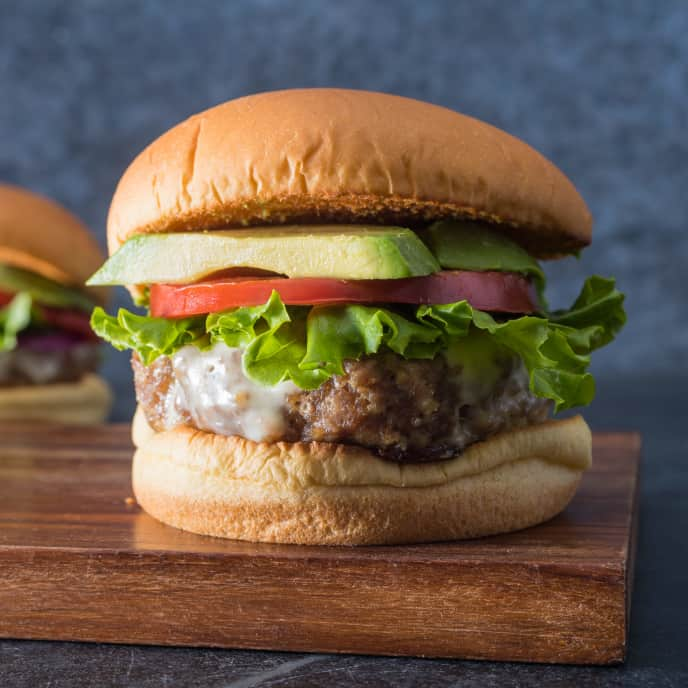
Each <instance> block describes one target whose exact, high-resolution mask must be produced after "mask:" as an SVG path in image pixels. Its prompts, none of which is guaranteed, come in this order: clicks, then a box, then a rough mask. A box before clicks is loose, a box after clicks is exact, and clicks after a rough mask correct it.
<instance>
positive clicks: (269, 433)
mask: <svg viewBox="0 0 688 688" xmlns="http://www.w3.org/2000/svg"><path fill="white" fill-rule="evenodd" d="M241 356H242V350H241V349H237V348H230V347H228V346H226V345H225V344H221V343H218V344H215V346H213V348H212V349H210V350H208V351H201V350H199V349H197V348H196V347H195V346H185V347H184V348H182V349H180V350H179V351H178V352H177V353H176V354H174V355H173V356H172V357H171V360H172V366H173V367H174V373H175V378H176V385H175V390H174V402H173V403H174V405H175V407H176V408H177V409H184V410H185V411H187V412H188V413H189V415H190V416H191V419H192V420H193V423H194V425H195V426H196V427H197V428H199V429H200V430H206V431H208V432H214V433H215V434H218V435H241V436H242V437H245V438H247V439H249V440H253V441H254V442H261V441H274V440H275V438H277V437H279V436H280V435H281V434H282V432H283V431H284V427H285V420H284V408H285V404H286V398H287V396H289V395H290V394H293V393H294V392H298V391H299V388H298V387H297V386H296V385H295V384H294V383H292V382H281V383H279V384H278V385H275V386H274V387H264V386H262V385H259V384H257V383H255V382H253V381H252V380H250V379H249V378H247V377H246V375H245V374H244V371H243V368H242V365H241Z"/></svg>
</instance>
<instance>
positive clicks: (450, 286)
mask: <svg viewBox="0 0 688 688" xmlns="http://www.w3.org/2000/svg"><path fill="white" fill-rule="evenodd" d="M273 290H275V291H276V292H277V293H278V294H279V295H280V297H281V299H282V301H283V302H284V303H286V304H289V305H294V306H317V305H330V304H345V303H411V304H433V303H434V304H441V303H454V302H455V301H462V300H463V299H465V300H466V301H468V302H469V303H470V304H471V305H472V306H474V307H475V308H478V309H480V310H485V311H498V312H502V313H532V312H533V311H535V310H537V308H538V306H537V298H536V295H535V290H534V288H533V286H532V284H531V283H530V282H529V281H528V279H527V278H526V277H524V276H523V275H519V274H516V273H513V272H471V271H468V270H445V271H443V272H438V273H435V274H434V275H428V276H427V277H409V278H406V279H393V280H337V279H326V278H319V277H303V278H294V279H289V278H256V277H255V276H253V277H246V278H239V277H232V278H223V279H215V280H207V281H204V282H197V283H195V284H187V285H176V284H154V285H152V286H151V289H150V308H151V315H153V316H155V317H161V318H183V317H186V316H189V315H198V314H201V313H216V312H218V311H223V310H226V309H228V308H235V307H237V306H259V305H260V304H263V303H265V302H266V301H267V300H268V299H269V298H270V294H271V293H272V291H273Z"/></svg>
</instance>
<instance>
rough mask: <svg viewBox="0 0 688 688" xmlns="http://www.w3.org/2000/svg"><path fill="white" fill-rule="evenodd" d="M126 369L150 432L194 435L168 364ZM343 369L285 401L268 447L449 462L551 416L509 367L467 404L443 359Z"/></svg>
mask: <svg viewBox="0 0 688 688" xmlns="http://www.w3.org/2000/svg"><path fill="white" fill-rule="evenodd" d="M132 365H133V368H134V377H135V383H136V392H137V397H138V400H139V403H140V404H141V406H142V408H143V411H144V413H145V415H146V418H147V419H148V422H149V423H150V425H151V426H152V427H153V428H155V429H156V430H159V431H160V430H165V429H170V428H172V427H174V426H176V425H178V424H181V423H184V424H190V425H195V426H196V427H198V424H197V423H195V422H194V420H193V416H192V413H190V412H189V409H188V408H185V407H184V401H183V399H184V396H183V395H181V396H180V395H179V394H177V393H176V392H175V389H176V380H175V368H174V366H173V364H172V362H171V361H170V359H168V358H164V357H161V358H159V359H158V360H157V361H155V362H154V363H152V364H151V365H150V366H148V367H146V366H144V365H143V364H142V363H141V362H140V361H139V360H138V358H137V357H136V356H134V357H133V359H132ZM344 367H345V374H344V375H337V376H334V377H332V378H330V379H329V380H328V381H327V382H325V383H324V384H323V385H321V386H320V387H319V388H318V389H315V390H311V391H301V390H296V391H295V392H293V393H291V394H289V395H288V396H286V401H285V404H284V406H283V407H282V413H283V417H284V423H283V424H282V428H283V429H282V431H281V433H280V434H279V436H271V437H269V438H268V441H273V442H274V441H279V440H284V441H290V442H293V441H299V440H302V441H313V440H315V441H319V442H337V443H346V444H355V445H360V446H364V447H367V448H369V449H371V450H373V451H374V452H375V453H377V454H378V455H379V456H382V457H384V458H386V459H390V460H394V461H400V462H404V461H406V462H411V461H413V462H416V461H430V460H437V459H443V458H449V457H451V456H454V455H456V454H458V453H460V452H461V451H462V450H463V449H464V448H465V447H467V446H468V445H469V444H471V443H473V442H476V441H478V440H481V439H484V438H485V437H488V436H489V435H492V434H495V433H498V432H502V431H504V430H508V429H511V428H515V427H521V426H525V425H530V424H534V423H539V422H542V421H544V420H545V419H546V418H547V416H548V415H549V413H550V408H551V404H550V402H549V401H547V400H544V399H540V398H538V397H535V396H534V395H533V394H532V393H531V392H530V391H529V390H528V387H527V384H526V377H525V374H524V371H523V370H522V368H521V366H520V364H519V363H518V361H515V360H513V361H509V362H505V363H504V365H503V372H502V375H501V378H500V380H499V381H498V382H497V383H496V384H495V386H494V387H493V389H492V391H491V392H490V393H489V394H488V395H487V396H486V397H485V398H483V399H482V400H481V401H479V402H478V403H472V404H471V403H466V401H465V399H466V392H465V390H464V389H463V387H462V382H461V376H460V375H459V374H458V373H459V371H458V370H457V369H454V368H452V367H451V366H450V365H449V364H448V363H447V361H446V359H445V358H444V357H443V356H437V357H436V358H435V359H433V360H430V361H424V360H410V361H407V360H404V359H403V358H401V357H399V356H397V355H396V354H392V353H388V354H382V355H377V356H371V357H369V358H365V359H362V360H360V361H347V362H346V363H345V366H344ZM180 399H181V401H180ZM226 413H232V410H231V409H229V408H227V410H226ZM199 429H207V430H211V429H210V428H204V427H200V428H199ZM211 431H212V430H211Z"/></svg>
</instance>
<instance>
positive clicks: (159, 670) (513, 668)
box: [0, 374, 688, 688]
mask: <svg viewBox="0 0 688 688" xmlns="http://www.w3.org/2000/svg"><path fill="white" fill-rule="evenodd" d="M687 386H688V376H684V377H677V376H675V377H671V376H669V375H666V374H664V375H662V374H656V375H646V376H640V377H635V378H630V377H628V378H617V379H616V380H611V379H604V378H603V379H601V380H599V389H600V391H599V394H598V398H597V400H596V401H595V402H594V404H593V406H592V407H591V408H590V410H589V411H588V413H587V414H586V415H587V416H588V419H589V420H590V422H591V424H592V426H593V427H594V428H597V429H603V428H604V429H631V428H633V429H639V430H641V432H642V433H643V442H644V451H643V464H642V468H641V482H640V484H641V489H640V528H639V535H638V551H637V559H636V574H635V585H634V591H633V605H632V612H631V629H630V643H629V655H628V661H627V662H626V664H625V665H623V666H620V667H567V666H545V665H527V664H497V663H493V662H466V661H450V660H424V659H413V658H376V657H359V656H336V655H307V654H288V653H276V652H250V651H232V650H212V649H182V648H161V647H131V646H116V645H98V644H86V643H55V642H34V641H0V672H1V673H0V676H1V677H2V681H1V682H0V683H1V684H2V685H3V686H5V685H7V686H18V687H23V686H26V687H27V688H28V687H31V688H34V687H35V688H39V687H41V686H45V687H46V688H47V687H48V686H50V688H60V687H62V686H72V685H79V686H99V687H100V686H110V685H112V686H130V685H132V686H141V687H151V688H152V687H153V686H155V687H157V686H171V685H175V686H176V685H183V686H204V687H206V688H213V687H215V686H218V687H219V686H223V687H226V688H228V687H230V686H237V687H238V686H242V687H244V688H248V687H249V686H317V685H327V686H339V685H341V686H350V685H376V686H377V685H381V686H386V685H389V686H413V685H423V686H428V687H429V688H432V687H433V686H451V685H461V686H481V687H482V686H486V685H499V686H500V687H504V688H508V687H510V686H541V685H547V686H562V687H563V686H576V688H585V687H587V686H646V687H653V686H658V687H660V686H661V687H665V686H666V687H672V686H676V687H677V688H678V687H679V686H685V685H688V659H687V658H686V652H685V638H686V637H688V618H687V616H686V610H688V593H687V592H686V586H685V580H686V576H685V571H686V568H687V567H688V552H687V549H686V547H685V533H686V531H687V530H688V500H686V499H685V486H686V483H687V481H688V466H687V464H686V456H687V453H688V452H687V450H688V434H686V432H685V428H684V427H683V425H684V424H685V416H683V417H682V416H681V415H680V412H681V411H682V410H683V409H685V402H686V393H685V391H684V390H685V389H686V388H687Z"/></svg>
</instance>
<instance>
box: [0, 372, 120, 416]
mask: <svg viewBox="0 0 688 688" xmlns="http://www.w3.org/2000/svg"><path fill="white" fill-rule="evenodd" d="M111 406H112V393H111V392H110V388H109V387H108V386H107V384H106V383H105V381H104V380H103V379H102V378H100V377H98V376H97V375H93V374H88V375H84V377H82V378H81V380H79V381H78V382H60V383H55V384H50V385H23V386H19V387H2V388H0V421H22V420H25V421H28V420H35V421H48V422H53V423H65V424H69V425H96V424H98V423H102V422H103V421H104V420H105V418H106V417H107V415H108V413H109V411H110V407H111Z"/></svg>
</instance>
